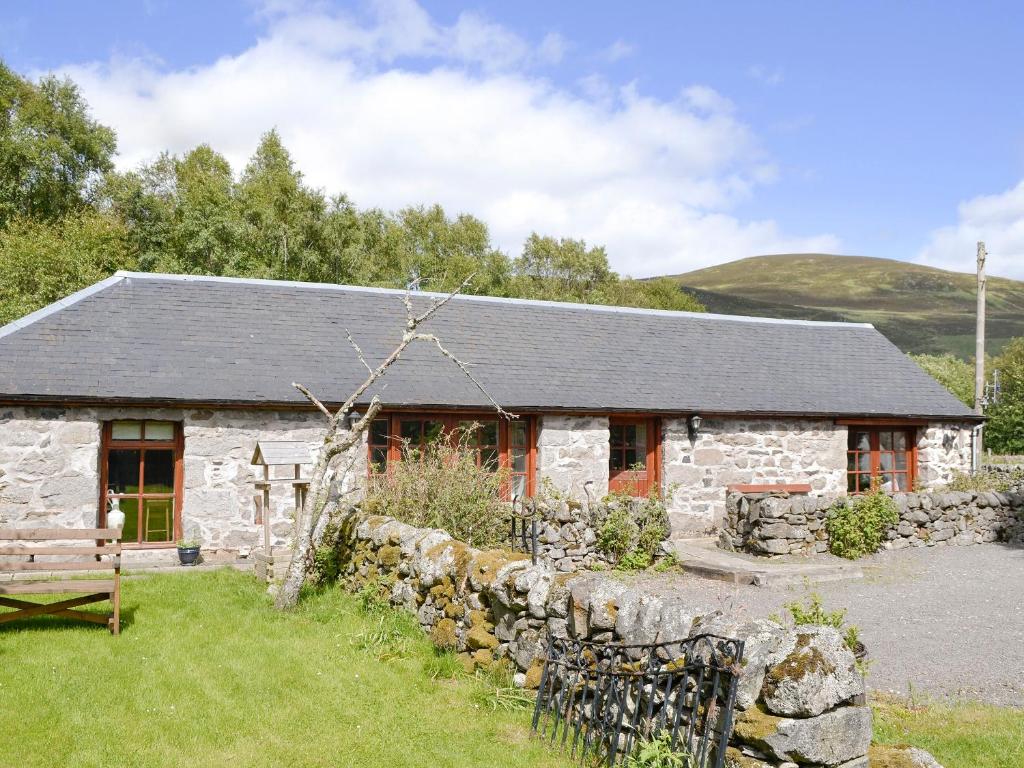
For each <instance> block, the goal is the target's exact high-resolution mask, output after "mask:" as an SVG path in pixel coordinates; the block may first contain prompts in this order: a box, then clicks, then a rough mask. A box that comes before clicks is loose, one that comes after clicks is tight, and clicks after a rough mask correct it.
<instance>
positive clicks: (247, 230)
mask: <svg viewBox="0 0 1024 768" xmlns="http://www.w3.org/2000/svg"><path fill="white" fill-rule="evenodd" d="M0 101H2V103H3V106H4V107H5V109H4V110H3V111H2V113H0V238H2V246H0V247H2V249H3V255H2V258H3V259H4V262H3V263H4V265H5V266H6V268H7V269H8V270H9V274H10V275H11V276H12V278H11V279H9V280H8V281H6V282H5V284H4V286H3V288H2V293H0V296H2V302H3V303H2V307H3V315H2V317H3V318H4V319H5V320H10V319H13V318H14V317H17V316H20V315H22V314H25V313H27V312H30V311H32V310H34V309H37V308H38V307H39V306H40V303H41V302H42V303H46V302H48V301H53V300H55V299H58V298H60V297H61V296H63V295H66V294H67V293H70V292H72V291H74V290H77V289H79V288H82V287H84V285H88V284H89V283H91V282H94V281H95V280H99V279H102V278H103V277H106V276H107V275H108V274H109V273H110V272H111V271H113V270H115V269H117V268H121V267H131V268H136V269H141V270H146V271H154V272H174V273H184V274H208V275H229V276H236V277H259V278H269V279H282V280H300V281H310V282H330V283H353V284H360V285H375V286H383V287H392V288H400V287H404V286H405V285H407V284H408V283H409V281H410V280H411V279H412V278H414V277H419V278H420V279H421V282H420V285H421V287H422V288H423V289H425V290H433V291H450V290H453V289H455V288H457V287H458V286H459V285H460V284H461V282H462V281H463V280H464V279H465V277H466V276H467V275H470V274H472V275H473V281H472V284H471V285H470V286H469V288H468V289H467V292H469V293H478V294H487V295H494V296H511V297H519V298H536V299H551V300H556V301H576V302H586V303H595V304H621V305H627V306H639V307H651V308H658V309H684V310H697V311H702V310H703V307H702V306H701V305H700V304H698V303H697V302H696V301H695V300H694V299H693V298H692V297H691V296H689V295H688V294H686V293H684V292H683V291H681V290H680V289H679V288H678V286H676V285H675V284H673V283H672V281H670V280H667V279H666V280H649V281H647V280H631V279H629V278H621V277H620V276H619V275H617V274H616V273H615V272H614V271H612V270H611V269H610V267H609V264H608V256H607V254H606V253H605V251H604V249H603V248H600V247H591V246H587V245H586V244H585V243H584V242H582V241H579V240H558V239H555V238H552V237H541V236H540V235H537V234H534V235H531V236H530V238H529V239H528V240H527V241H526V244H525V246H524V248H523V252H522V255H521V256H519V258H516V259H514V260H513V259H512V258H510V257H509V256H507V255H506V254H504V253H503V252H502V251H500V250H499V249H497V248H495V247H494V245H493V244H492V243H491V239H490V233H489V232H488V230H487V226H486V224H484V222H482V221H480V220H479V219H477V218H475V217H473V216H469V215H466V214H460V215H457V216H454V217H452V216H449V215H448V214H447V213H446V212H445V210H444V209H443V208H442V207H441V206H439V205H432V206H419V207H410V208H405V209H402V210H400V211H398V212H396V213H390V212H386V211H382V210H379V209H370V210H366V211H360V210H358V209H357V208H356V207H355V205H354V204H353V203H352V202H351V201H350V200H348V198H346V197H345V196H343V195H340V196H336V197H330V198H329V197H327V196H326V195H325V194H324V193H323V191H321V190H319V189H315V188H313V187H310V186H309V185H308V184H307V183H306V182H305V180H304V178H303V176H302V173H301V172H300V171H298V170H297V169H296V168H295V163H294V162H293V160H292V158H291V155H290V154H289V152H288V150H287V148H286V147H285V146H284V144H283V142H282V141H281V137H280V136H279V135H278V133H277V131H274V130H271V131H269V132H268V133H266V134H264V135H263V137H262V138H261V140H260V143H259V145H258V146H257V148H256V150H255V152H254V153H253V156H252V157H251V158H250V160H249V162H248V163H247V164H246V166H245V167H244V168H243V169H242V170H241V172H240V173H239V174H236V172H235V170H234V169H232V167H231V165H230V163H229V162H228V161H227V159H226V158H225V157H224V156H223V155H220V154H218V153H217V152H216V151H215V150H214V149H213V148H211V147H210V146H208V145H206V144H202V145H200V146H198V147H196V148H194V149H192V150H191V151H189V152H186V153H185V154H183V155H172V154H169V153H164V154H162V155H160V156H159V157H157V158H156V159H155V160H153V161H152V162H150V163H146V164H143V165H142V166H140V167H138V168H136V169H133V170H131V171H128V172H115V171H113V170H112V164H111V161H110V158H111V156H112V155H113V153H114V150H115V139H114V133H113V131H111V130H110V129H109V128H106V127H105V126H102V125H99V124H98V123H96V122H94V121H92V120H91V119H90V118H89V115H88V109H87V106H86V104H85V102H84V101H83V100H82V99H81V97H80V95H79V93H78V91H77V89H76V87H75V86H74V84H73V83H71V82H70V81H66V80H65V81H58V80H55V79H52V78H47V79H43V80H42V81H40V82H39V83H38V84H34V83H32V82H31V81H29V80H26V79H24V78H21V77H19V76H18V75H17V74H15V73H13V72H12V71H11V70H9V69H7V68H6V67H4V66H3V65H2V64H0ZM104 249H106V250H105V252H104ZM76 252H80V253H81V254H82V255H81V257H80V258H75V257H73V254H75V253H76Z"/></svg>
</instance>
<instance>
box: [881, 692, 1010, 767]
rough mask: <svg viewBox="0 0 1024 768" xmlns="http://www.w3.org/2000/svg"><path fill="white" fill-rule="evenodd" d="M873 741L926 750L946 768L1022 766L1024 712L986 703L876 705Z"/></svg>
mask: <svg viewBox="0 0 1024 768" xmlns="http://www.w3.org/2000/svg"><path fill="white" fill-rule="evenodd" d="M872 706H873V708H874V711H875V741H876V743H879V744H913V745H914V746H916V747H921V748H922V749H926V750H928V751H929V752H931V753H932V754H933V755H935V758H936V759H937V760H938V761H939V762H940V763H941V764H942V765H943V766H944V768H1019V767H1020V766H1022V765H1024V710H1020V709H1003V708H1000V707H993V706H988V705H985V704H973V703H965V704H956V705H952V704H929V705H920V706H919V705H908V704H906V703H903V702H899V701H895V700H887V699H883V700H880V701H874V702H872Z"/></svg>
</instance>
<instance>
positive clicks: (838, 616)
mask: <svg viewBox="0 0 1024 768" xmlns="http://www.w3.org/2000/svg"><path fill="white" fill-rule="evenodd" d="M786 610H787V611H789V615H790V616H792V617H793V623H794V624H795V625H796V626H798V627H799V626H802V625H808V624H810V625H813V626H819V627H833V628H835V629H838V630H839V631H840V632H842V633H843V643H844V644H845V645H846V647H847V648H849V649H850V650H851V651H856V650H857V645H858V643H859V642H860V629H859V628H858V627H857V625H856V624H850V625H847V624H846V610H845V609H843V608H840V609H839V610H836V611H826V610H825V606H824V604H823V603H822V600H821V595H819V594H818V593H817V592H812V593H811V596H810V598H809V599H808V602H807V604H806V605H804V604H803V603H801V602H799V601H797V600H794V601H793V602H791V603H786Z"/></svg>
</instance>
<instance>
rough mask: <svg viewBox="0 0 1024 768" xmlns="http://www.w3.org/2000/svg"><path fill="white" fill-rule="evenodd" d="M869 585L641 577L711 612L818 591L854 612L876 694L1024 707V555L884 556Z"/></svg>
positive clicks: (976, 549)
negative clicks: (773, 584)
mask: <svg viewBox="0 0 1024 768" xmlns="http://www.w3.org/2000/svg"><path fill="white" fill-rule="evenodd" d="M862 562H863V564H864V565H865V569H864V570H865V578H864V579H863V580H856V581H844V582H834V583H823V584H814V585H810V586H798V587H767V588H765V587H751V586H736V585H732V584H725V583H722V582H714V581H708V580H705V579H699V578H696V577H693V576H689V575H678V574H676V575H665V576H646V575H645V576H643V577H639V578H642V579H643V581H644V582H647V583H649V585H650V587H651V588H652V589H654V590H656V591H659V592H661V591H665V592H672V593H675V594H682V595H684V596H685V597H686V598H687V599H689V600H691V601H692V602H693V603H694V604H695V605H696V606H700V607H703V608H704V609H706V610H714V609H719V610H723V611H734V612H737V613H740V614H742V615H745V616H749V617H751V618H757V617H763V616H767V615H769V614H771V613H779V614H785V609H784V607H783V606H784V604H785V603H786V602H789V601H791V600H794V599H800V598H802V597H804V596H805V595H807V594H808V593H810V592H812V591H814V592H817V593H819V594H820V595H821V596H822V598H823V600H824V603H825V608H826V610H834V609H837V608H846V609H847V621H848V622H850V623H853V624H856V625H857V626H858V627H860V630H861V639H862V641H863V642H864V644H865V645H866V646H867V647H868V650H869V653H870V658H871V659H872V665H871V671H870V674H869V676H868V684H869V685H870V686H871V687H873V688H875V689H876V690H884V691H892V692H895V693H898V694H903V695H907V694H909V693H913V694H914V695H922V694H923V695H925V696H931V697H937V698H945V699H977V700H983V701H987V702H991V703H995V704H999V705H1001V706H1016V707H1024V548H1020V547H1008V546H1004V545H1000V544H985V545H978V546H970V547H937V548H927V549H905V550H901V551H898V552H882V553H879V554H877V555H875V556H873V557H871V558H868V559H867V560H864V561H862Z"/></svg>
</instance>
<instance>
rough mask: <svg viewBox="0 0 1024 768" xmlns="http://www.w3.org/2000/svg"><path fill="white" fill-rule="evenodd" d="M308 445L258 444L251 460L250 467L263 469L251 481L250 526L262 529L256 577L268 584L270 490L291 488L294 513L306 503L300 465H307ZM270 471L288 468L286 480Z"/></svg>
mask: <svg viewBox="0 0 1024 768" xmlns="http://www.w3.org/2000/svg"><path fill="white" fill-rule="evenodd" d="M312 463H313V458H312V455H311V452H310V450H309V445H308V444H307V443H304V442H302V441H301V440H260V441H259V442H257V443H256V451H255V453H253V456H252V464H253V466H257V467H263V473H262V474H263V476H262V477H259V478H257V479H256V481H255V485H256V491H257V493H256V494H255V496H254V497H253V501H254V502H255V506H256V515H255V520H254V522H255V523H256V524H257V525H262V526H263V551H262V552H256V555H255V559H256V573H257V575H258V576H261V577H262V578H265V579H266V580H267V581H271V580H273V578H274V553H273V550H272V548H271V544H270V518H271V516H272V515H271V507H270V502H271V493H270V492H271V490H272V489H273V487H274V486H275V485H291V487H292V492H293V494H294V497H295V509H296V511H298V510H300V509H302V505H303V504H305V503H306V492H307V491H308V490H309V478H306V477H303V476H302V467H303V465H311V464H312ZM272 467H291V471H290V472H289V473H288V474H289V475H290V477H280V476H278V477H275V476H274V474H275V473H274V472H273V471H272V469H271V468H272Z"/></svg>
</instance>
